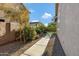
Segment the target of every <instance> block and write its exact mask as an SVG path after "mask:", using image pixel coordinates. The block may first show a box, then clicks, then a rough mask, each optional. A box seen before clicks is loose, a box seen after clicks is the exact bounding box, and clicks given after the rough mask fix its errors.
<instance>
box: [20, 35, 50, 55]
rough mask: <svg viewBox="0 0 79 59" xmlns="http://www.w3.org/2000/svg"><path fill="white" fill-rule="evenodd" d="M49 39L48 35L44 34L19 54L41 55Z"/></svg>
mask: <svg viewBox="0 0 79 59" xmlns="http://www.w3.org/2000/svg"><path fill="white" fill-rule="evenodd" d="M49 40H50V37H49V35H46V36H45V37H43V38H42V39H40V40H39V41H38V42H37V43H35V44H34V45H33V46H32V47H30V48H29V49H28V50H26V51H25V52H24V53H23V54H21V55H20V56H42V55H43V53H44V51H45V49H46V46H47V44H48V42H49Z"/></svg>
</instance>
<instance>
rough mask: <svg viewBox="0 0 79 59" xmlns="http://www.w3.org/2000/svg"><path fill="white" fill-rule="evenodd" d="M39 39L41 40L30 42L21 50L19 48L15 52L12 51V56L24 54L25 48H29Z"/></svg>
mask: <svg viewBox="0 0 79 59" xmlns="http://www.w3.org/2000/svg"><path fill="white" fill-rule="evenodd" d="M37 41H39V39H37V40H34V41H31V42H28V43H27V44H25V45H24V46H23V47H21V48H20V49H19V50H17V51H16V52H14V53H11V54H10V55H11V56H19V55H20V54H22V53H23V52H24V51H25V50H27V49H28V48H30V47H31V46H32V45H34V44H35V43H36V42H37Z"/></svg>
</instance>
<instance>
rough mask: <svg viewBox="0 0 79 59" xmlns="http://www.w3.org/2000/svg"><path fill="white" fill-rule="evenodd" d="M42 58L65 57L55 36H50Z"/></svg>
mask: <svg viewBox="0 0 79 59" xmlns="http://www.w3.org/2000/svg"><path fill="white" fill-rule="evenodd" d="M54 37H55V39H54ZM43 56H65V53H64V50H63V48H62V46H61V43H60V41H59V38H58V36H57V34H54V35H51V37H50V41H49V42H48V45H47V47H46V50H45V52H44V54H43Z"/></svg>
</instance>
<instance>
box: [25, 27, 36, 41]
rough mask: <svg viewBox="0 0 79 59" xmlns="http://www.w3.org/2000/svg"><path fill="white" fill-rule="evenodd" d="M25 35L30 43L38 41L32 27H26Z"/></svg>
mask: <svg viewBox="0 0 79 59" xmlns="http://www.w3.org/2000/svg"><path fill="white" fill-rule="evenodd" d="M24 35H25V39H26V40H28V41H32V40H34V39H36V35H37V33H36V31H35V30H34V29H33V28H31V27H25V29H24Z"/></svg>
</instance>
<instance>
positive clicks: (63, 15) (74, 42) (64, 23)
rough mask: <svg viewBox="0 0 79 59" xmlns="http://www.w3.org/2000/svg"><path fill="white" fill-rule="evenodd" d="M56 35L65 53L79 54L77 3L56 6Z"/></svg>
mask: <svg viewBox="0 0 79 59" xmlns="http://www.w3.org/2000/svg"><path fill="white" fill-rule="evenodd" d="M58 37H59V40H60V42H61V45H62V47H63V49H64V51H65V54H66V55H79V4H78V3H76V4H75V3H69V4H67V3H65V4H59V7H58Z"/></svg>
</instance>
